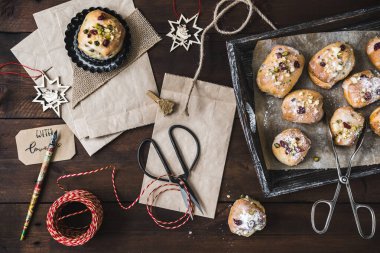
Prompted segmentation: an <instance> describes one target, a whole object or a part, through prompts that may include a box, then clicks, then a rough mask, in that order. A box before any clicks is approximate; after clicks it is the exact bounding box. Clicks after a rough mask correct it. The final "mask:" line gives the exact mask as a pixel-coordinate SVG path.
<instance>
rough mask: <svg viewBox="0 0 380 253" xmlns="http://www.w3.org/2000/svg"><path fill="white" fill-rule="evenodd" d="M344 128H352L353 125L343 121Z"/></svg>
mask: <svg viewBox="0 0 380 253" xmlns="http://www.w3.org/2000/svg"><path fill="white" fill-rule="evenodd" d="M343 126H344V128H347V129H351V125H350V124H348V123H347V122H343Z"/></svg>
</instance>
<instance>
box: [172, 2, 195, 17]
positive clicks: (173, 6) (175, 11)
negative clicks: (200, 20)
mask: <svg viewBox="0 0 380 253" xmlns="http://www.w3.org/2000/svg"><path fill="white" fill-rule="evenodd" d="M172 9H173V12H174V14H175V15H176V16H177V18H179V17H180V16H181V15H179V14H178V12H177V3H176V0H172ZM200 15H201V0H198V16H200Z"/></svg>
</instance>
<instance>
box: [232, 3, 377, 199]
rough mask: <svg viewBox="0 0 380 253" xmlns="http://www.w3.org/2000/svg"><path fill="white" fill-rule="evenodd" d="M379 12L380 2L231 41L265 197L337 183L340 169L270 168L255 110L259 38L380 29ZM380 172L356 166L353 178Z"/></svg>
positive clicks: (241, 107)
mask: <svg viewBox="0 0 380 253" xmlns="http://www.w3.org/2000/svg"><path fill="white" fill-rule="evenodd" d="M379 15H380V5H378V6H375V7H371V8H366V9H360V10H356V11H352V12H347V13H344V14H340V15H336V16H333V17H329V18H324V19H321V20H316V21H311V22H307V23H302V24H299V25H295V26H290V27H286V28H281V29H279V30H276V31H270V32H266V33H261V34H257V35H252V36H248V37H244V38H241V39H236V40H231V41H228V42H227V53H228V58H229V64H230V69H231V75H232V82H233V88H234V91H235V96H236V101H237V109H238V113H239V117H240V122H241V125H242V128H243V131H244V135H245V139H246V141H247V144H248V148H249V152H250V154H251V157H252V161H253V164H254V167H255V169H256V173H257V176H258V178H259V181H260V185H261V188H262V190H263V193H264V195H265V197H274V196H278V195H282V194H287V193H291V192H296V191H301V190H305V189H310V188H314V187H318V186H322V185H326V184H331V183H336V182H337V181H338V179H337V173H336V170H333V169H307V170H288V171H277V170H267V168H266V166H265V162H264V157H263V153H262V150H261V146H260V139H259V138H260V137H259V133H258V130H257V128H256V124H255V114H254V111H255V104H254V91H253V85H254V82H253V73H252V52H253V49H254V48H255V46H256V43H257V41H259V40H263V39H270V38H277V37H283V36H289V35H296V34H303V33H310V32H331V31H344V30H348V31H351V30H352V31H354V30H371V31H373V30H375V31H377V30H380V21H377V19H378V17H379ZM326 138H327V137H326ZM377 173H380V165H379V164H377V165H371V166H356V167H354V168H353V170H352V173H351V178H359V177H365V176H369V175H374V174H377Z"/></svg>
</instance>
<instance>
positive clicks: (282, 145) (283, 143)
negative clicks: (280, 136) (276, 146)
mask: <svg viewBox="0 0 380 253" xmlns="http://www.w3.org/2000/svg"><path fill="white" fill-rule="evenodd" d="M280 146H281V147H283V148H286V147H288V143H286V142H285V141H283V140H281V141H280Z"/></svg>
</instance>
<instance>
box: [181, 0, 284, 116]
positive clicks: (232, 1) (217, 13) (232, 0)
mask: <svg viewBox="0 0 380 253" xmlns="http://www.w3.org/2000/svg"><path fill="white" fill-rule="evenodd" d="M225 3H229V4H228V5H227V6H225V7H223V5H224V4H225ZM239 3H242V4H245V5H247V7H248V14H247V17H246V18H245V20H244V21H243V23H242V24H241V25H240V27H239V28H237V29H234V30H230V31H229V30H223V29H221V28H220V27H219V25H218V21H219V20H220V18H221V17H222V16H223V15H224V14H226V13H227V12H228V11H230V10H231V9H232V8H233V7H235V6H236V5H238V4H239ZM222 7H223V8H222ZM253 11H256V12H257V14H258V15H259V16H260V17H261V18H262V19H263V20H264V21H265V22H266V23H268V25H270V26H271V27H272V28H273V29H274V30H277V28H276V27H275V26H274V24H273V23H272V22H271V21H270V20H269V19H268V18H267V17H266V16H265V15H264V14H263V13H262V12H261V11H260V9H259V8H257V7H256V6H255V5H254V4H253V3H252V1H251V0H221V1H220V2H219V3H218V4H217V5H216V7H215V10H214V15H213V20H212V21H211V23H210V24H209V25H208V26H206V28H205V29H204V30H203V33H202V35H201V45H200V48H199V62H198V68H197V70H196V72H195V74H194V77H193V80H192V84H191V88H190V91H189V94H188V96H187V99H186V105H185V110H184V113H185V114H186V115H187V116H189V112H188V107H189V101H190V97H191V94H192V92H193V89H194V86H195V84H196V82H197V80H198V77H199V74H200V72H201V69H202V67H203V59H204V42H205V37H206V33H207V32H208V31H209V30H210V29H211V28H212V27H214V28H215V30H216V31H217V32H218V33H220V34H222V35H233V34H236V33H239V32H241V31H242V30H243V29H244V28H245V27H246V26H247V24H248V22H249V21H250V19H251V17H252V14H253Z"/></svg>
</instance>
